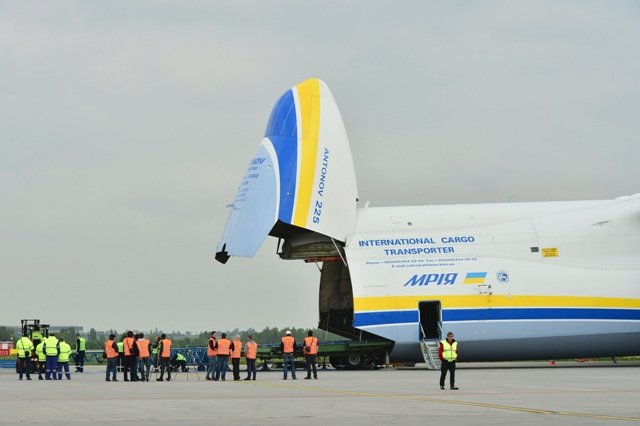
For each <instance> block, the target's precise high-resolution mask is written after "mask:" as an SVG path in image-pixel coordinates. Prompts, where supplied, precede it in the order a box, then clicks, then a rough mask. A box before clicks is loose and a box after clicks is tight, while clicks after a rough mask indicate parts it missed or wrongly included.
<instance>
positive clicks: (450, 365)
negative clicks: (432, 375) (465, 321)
mask: <svg viewBox="0 0 640 426" xmlns="http://www.w3.org/2000/svg"><path fill="white" fill-rule="evenodd" d="M438 357H439V358H440V361H442V366H441V367H440V389H442V390H444V380H445V378H446V377H447V371H448V372H449V389H451V390H458V388H457V387H456V359H458V342H456V340H455V339H454V338H453V333H452V332H448V333H447V338H446V339H445V340H441V341H440V346H439V347H438Z"/></svg>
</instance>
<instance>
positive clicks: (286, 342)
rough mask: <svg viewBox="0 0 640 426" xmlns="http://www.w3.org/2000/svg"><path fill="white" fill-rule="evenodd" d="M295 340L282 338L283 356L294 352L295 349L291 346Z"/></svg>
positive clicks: (289, 337)
mask: <svg viewBox="0 0 640 426" xmlns="http://www.w3.org/2000/svg"><path fill="white" fill-rule="evenodd" d="M295 342H296V340H295V339H294V338H293V336H289V335H287V336H283V337H282V344H283V346H284V348H283V350H282V352H284V353H285V354H291V353H293V352H294V350H295V348H294V347H293V345H294V344H295Z"/></svg>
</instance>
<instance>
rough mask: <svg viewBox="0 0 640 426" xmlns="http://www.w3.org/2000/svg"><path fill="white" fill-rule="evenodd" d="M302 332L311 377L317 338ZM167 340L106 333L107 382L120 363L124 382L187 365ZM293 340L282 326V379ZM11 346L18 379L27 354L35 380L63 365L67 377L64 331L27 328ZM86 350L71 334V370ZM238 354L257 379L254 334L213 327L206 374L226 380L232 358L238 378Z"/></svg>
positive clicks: (80, 366)
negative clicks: (46, 332) (29, 331)
mask: <svg viewBox="0 0 640 426" xmlns="http://www.w3.org/2000/svg"><path fill="white" fill-rule="evenodd" d="M307 334H308V335H307V337H305V338H304V342H303V345H302V349H303V353H304V357H305V361H306V365H307V376H306V377H305V379H311V377H312V374H313V378H314V379H317V378H318V370H317V366H316V357H317V354H318V348H319V344H318V339H317V337H314V336H313V332H312V331H311V330H309V332H308V333H307ZM171 345H172V343H171V340H170V339H168V338H167V336H166V334H162V335H161V336H159V337H156V340H155V342H154V343H151V342H150V341H149V339H147V338H145V336H144V333H137V334H134V333H133V332H132V331H128V332H127V333H125V334H124V335H123V338H122V339H121V340H120V341H116V336H115V334H111V335H109V338H108V340H106V341H105V343H104V352H103V357H104V359H106V361H107V370H106V376H105V380H106V381H107V382H112V381H113V382H117V381H118V379H117V371H118V370H119V369H120V371H122V373H123V376H124V381H125V382H129V381H132V382H137V381H146V382H148V381H149V377H150V373H151V366H152V364H153V365H154V367H155V368H158V367H159V369H160V377H158V378H157V379H156V380H157V381H159V382H162V381H164V374H165V371H166V372H167V381H170V380H171V371H172V369H175V370H177V369H181V370H182V371H187V359H186V357H185V356H184V355H183V354H181V353H179V352H177V353H175V355H173V357H172V355H171ZM296 346H297V344H296V341H295V338H294V337H293V336H292V335H291V331H289V330H287V331H286V332H285V335H284V336H282V339H281V343H280V349H281V351H282V354H283V361H284V362H283V364H284V377H283V380H287V376H288V373H289V371H290V372H291V378H292V379H293V380H296V367H295V350H296ZM16 348H17V351H18V374H19V378H20V380H22V378H23V376H26V378H27V380H31V374H30V373H31V370H32V366H31V361H32V359H33V361H34V362H35V363H36V366H35V371H37V372H38V378H39V379H40V380H43V377H42V373H44V376H45V379H46V380H61V379H62V372H63V370H64V372H65V375H66V377H67V379H69V380H70V379H71V372H70V370H69V360H70V357H71V353H72V350H71V346H70V345H69V344H68V343H67V342H65V339H64V338H63V337H61V338H59V339H58V338H57V337H56V335H55V333H50V334H49V336H48V337H44V336H42V335H41V334H40V333H39V332H36V331H34V332H33V333H32V334H31V339H30V338H29V337H28V336H27V335H25V336H23V337H22V338H20V339H19V340H18V342H17V344H16ZM34 351H35V352H34ZM85 351H86V339H85V338H84V337H82V336H80V334H79V333H78V334H76V354H75V362H76V372H78V373H82V372H83V371H84V358H85ZM243 354H244V356H245V360H246V366H247V368H246V371H247V376H246V377H245V379H244V380H256V359H257V356H258V343H257V342H255V341H254V340H253V336H248V337H247V341H246V343H243V342H242V340H241V339H240V336H239V335H236V336H235V337H234V338H233V340H230V339H228V338H227V334H226V333H221V336H220V339H219V340H218V338H217V332H216V331H212V332H211V334H210V337H209V341H208V343H207V358H208V366H207V374H206V380H212V381H218V380H221V381H225V380H226V373H227V370H228V366H229V359H231V368H232V372H233V380H241V377H240V359H241V358H242V355H243Z"/></svg>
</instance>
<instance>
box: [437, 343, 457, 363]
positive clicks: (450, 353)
mask: <svg viewBox="0 0 640 426" xmlns="http://www.w3.org/2000/svg"><path fill="white" fill-rule="evenodd" d="M440 343H441V344H442V358H444V359H445V360H447V361H449V362H451V361H455V360H456V359H457V358H458V352H457V350H458V342H453V344H449V342H447V340H446V339H445V340H441V341H440Z"/></svg>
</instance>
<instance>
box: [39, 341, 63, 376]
mask: <svg viewBox="0 0 640 426" xmlns="http://www.w3.org/2000/svg"><path fill="white" fill-rule="evenodd" d="M42 348H43V350H44V354H45V355H46V357H47V361H46V364H45V369H44V378H45V379H46V380H51V379H53V380H58V355H59V354H60V342H59V341H58V338H57V337H56V335H55V333H50V334H49V337H46V338H45V339H44V346H43V347H42Z"/></svg>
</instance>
